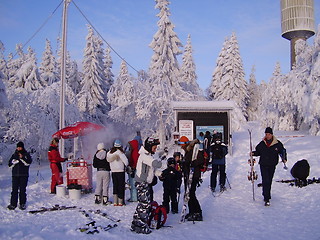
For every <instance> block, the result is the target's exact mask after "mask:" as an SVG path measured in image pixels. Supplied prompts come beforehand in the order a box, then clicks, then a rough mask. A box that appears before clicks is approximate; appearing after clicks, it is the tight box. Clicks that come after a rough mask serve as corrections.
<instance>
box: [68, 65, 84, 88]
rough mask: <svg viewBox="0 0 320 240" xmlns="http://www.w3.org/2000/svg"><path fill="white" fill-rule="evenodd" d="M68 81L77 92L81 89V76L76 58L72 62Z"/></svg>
mask: <svg viewBox="0 0 320 240" xmlns="http://www.w3.org/2000/svg"><path fill="white" fill-rule="evenodd" d="M67 83H68V85H69V86H70V88H71V89H72V90H73V92H74V93H75V94H78V93H79V92H80V91H81V77H80V73H79V71H78V64H77V62H76V61H75V60H74V61H72V62H70V68H69V72H68V76H67Z"/></svg>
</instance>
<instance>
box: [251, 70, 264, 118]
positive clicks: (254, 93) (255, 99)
mask: <svg viewBox="0 0 320 240" xmlns="http://www.w3.org/2000/svg"><path fill="white" fill-rule="evenodd" d="M255 71H256V69H255V66H252V69H251V73H250V76H249V85H248V96H249V103H248V120H249V121H255V120H257V119H258V117H259V116H260V114H259V106H260V102H261V94H260V91H259V90H260V89H259V86H258V85H257V81H256V76H255Z"/></svg>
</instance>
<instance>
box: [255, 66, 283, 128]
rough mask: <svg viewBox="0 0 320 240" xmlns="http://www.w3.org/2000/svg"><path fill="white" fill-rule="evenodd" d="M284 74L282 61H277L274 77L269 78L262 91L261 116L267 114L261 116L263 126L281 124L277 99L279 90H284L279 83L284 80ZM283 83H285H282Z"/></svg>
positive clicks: (274, 126) (276, 126)
mask: <svg viewBox="0 0 320 240" xmlns="http://www.w3.org/2000/svg"><path fill="white" fill-rule="evenodd" d="M283 78H284V76H283V75H282V74H281V67H280V63H279V62H277V63H276V65H275V69H274V71H273V74H272V77H271V78H270V80H269V83H268V84H265V90H264V91H263V92H262V95H261V96H262V99H261V102H262V109H261V116H266V117H263V118H260V121H261V123H262V126H264V127H267V126H269V127H272V128H276V129H277V128H278V126H279V116H280V112H279V111H280V109H279V104H280V102H279V100H278V99H277V96H276V94H277V92H278V89H279V91H281V90H282V87H280V85H279V84H281V83H282V82H283V80H282V79H283ZM282 84H283V83H282Z"/></svg>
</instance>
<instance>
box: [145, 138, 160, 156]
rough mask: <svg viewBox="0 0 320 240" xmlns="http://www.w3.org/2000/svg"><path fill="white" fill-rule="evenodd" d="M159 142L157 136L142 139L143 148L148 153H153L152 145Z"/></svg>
mask: <svg viewBox="0 0 320 240" xmlns="http://www.w3.org/2000/svg"><path fill="white" fill-rule="evenodd" d="M159 144H160V141H159V139H158V138H154V137H147V139H146V140H145V141H144V149H145V150H147V151H148V152H149V153H151V154H154V152H153V151H152V147H153V146H156V145H159Z"/></svg>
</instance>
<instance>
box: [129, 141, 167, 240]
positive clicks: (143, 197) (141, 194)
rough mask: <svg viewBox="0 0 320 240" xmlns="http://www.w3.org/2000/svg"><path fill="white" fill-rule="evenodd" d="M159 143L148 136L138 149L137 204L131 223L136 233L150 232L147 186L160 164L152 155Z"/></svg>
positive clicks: (148, 191) (148, 190)
mask: <svg viewBox="0 0 320 240" xmlns="http://www.w3.org/2000/svg"><path fill="white" fill-rule="evenodd" d="M159 144H160V141H159V139H157V138H153V137H148V138H147V139H146V140H145V142H144V146H141V148H140V150H139V154H140V156H139V158H138V162H137V172H136V176H135V180H136V188H137V193H138V205H137V208H136V211H135V213H134V215H133V220H132V224H131V231H134V232H136V233H143V234H149V233H151V232H152V230H151V229H150V227H149V225H148V219H149V215H150V210H151V200H150V187H149V186H150V184H151V183H152V180H153V179H154V176H155V171H156V169H158V168H160V167H161V166H162V163H161V160H156V159H155V158H154V157H153V155H154V154H155V152H156V151H157V146H158V145H159Z"/></svg>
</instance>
